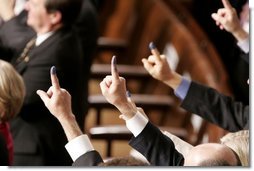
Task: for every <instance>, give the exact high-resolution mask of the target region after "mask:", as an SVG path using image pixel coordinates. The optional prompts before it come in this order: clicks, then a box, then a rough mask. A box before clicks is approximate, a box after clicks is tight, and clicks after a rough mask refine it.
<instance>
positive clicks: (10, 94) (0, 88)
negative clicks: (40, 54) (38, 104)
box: [0, 60, 25, 122]
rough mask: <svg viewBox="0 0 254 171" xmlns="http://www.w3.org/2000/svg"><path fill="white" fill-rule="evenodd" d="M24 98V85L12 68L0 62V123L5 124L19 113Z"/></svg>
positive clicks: (6, 63)
mask: <svg viewBox="0 0 254 171" xmlns="http://www.w3.org/2000/svg"><path fill="white" fill-rule="evenodd" d="M24 97H25V84H24V81H23V79H22V77H21V76H20V75H19V73H18V72H17V71H16V70H15V69H14V67H13V66H12V65H11V64H9V63H8V62H5V61H3V60H0V121H2V122H5V121H8V120H10V119H12V118H14V117H15V116H16V115H17V113H19V111H20V109H21V107H22V104H23V101H24Z"/></svg>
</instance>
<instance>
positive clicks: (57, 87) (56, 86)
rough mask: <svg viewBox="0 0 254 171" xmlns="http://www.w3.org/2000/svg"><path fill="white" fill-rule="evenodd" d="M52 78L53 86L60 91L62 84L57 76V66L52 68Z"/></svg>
mask: <svg viewBox="0 0 254 171" xmlns="http://www.w3.org/2000/svg"><path fill="white" fill-rule="evenodd" d="M50 77H51V83H52V86H53V87H54V88H56V89H60V84H59V81H58V78H57V76H56V67H55V66H52V67H51V69H50Z"/></svg>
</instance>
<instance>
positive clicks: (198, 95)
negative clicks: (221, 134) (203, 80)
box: [181, 82, 249, 132]
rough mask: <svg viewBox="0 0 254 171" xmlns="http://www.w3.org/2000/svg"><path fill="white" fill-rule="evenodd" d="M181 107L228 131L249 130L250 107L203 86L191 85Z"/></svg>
mask: <svg viewBox="0 0 254 171" xmlns="http://www.w3.org/2000/svg"><path fill="white" fill-rule="evenodd" d="M181 106H182V107H183V108H185V109H186V110H188V111H190V112H192V113H195V114H197V115H199V116H201V117H202V118H204V119H206V120H208V121H210V122H212V123H214V124H217V125H218V126H220V127H222V128H224V129H226V130H228V131H231V132H236V131H238V130H242V129H249V106H245V105H243V104H242V103H241V102H235V101H234V100H233V99H232V98H231V97H228V96H224V95H222V94H220V93H219V92H217V91H216V90H215V89H212V88H209V87H206V86H203V85H201V84H198V83H195V82H192V83H191V85H190V88H189V91H188V93H187V96H186V98H185V99H184V100H183V102H182V105H181Z"/></svg>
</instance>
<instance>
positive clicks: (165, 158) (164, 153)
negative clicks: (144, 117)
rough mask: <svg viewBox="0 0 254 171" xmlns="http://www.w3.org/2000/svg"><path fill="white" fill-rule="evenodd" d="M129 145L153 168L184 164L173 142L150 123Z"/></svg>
mask: <svg viewBox="0 0 254 171" xmlns="http://www.w3.org/2000/svg"><path fill="white" fill-rule="evenodd" d="M129 144H130V146H132V147H133V148H134V149H136V150H137V151H139V152H140V153H141V154H142V155H143V156H144V157H145V158H146V159H147V160H148V161H149V162H150V164H151V165H153V166H182V165H183V164H184V157H183V155H182V154H181V153H179V152H178V151H177V150H176V149H175V146H174V143H173V141H172V140H171V139H170V138H169V137H167V136H166V135H164V134H163V133H162V132H161V131H160V130H159V129H158V128H157V127H155V126H154V125H152V124H151V123H150V122H148V124H147V125H146V127H145V128H144V129H143V131H142V132H141V133H140V134H139V135H138V136H137V137H133V138H132V139H131V140H130V142H129Z"/></svg>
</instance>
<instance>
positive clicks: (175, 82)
mask: <svg viewBox="0 0 254 171" xmlns="http://www.w3.org/2000/svg"><path fill="white" fill-rule="evenodd" d="M163 82H164V83H165V84H167V85H168V86H169V87H171V88H172V89H174V90H176V89H177V87H178V86H179V85H180V84H181V82H182V76H181V75H179V74H178V73H176V72H175V73H173V74H172V76H171V78H170V79H168V80H165V81H163Z"/></svg>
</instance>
